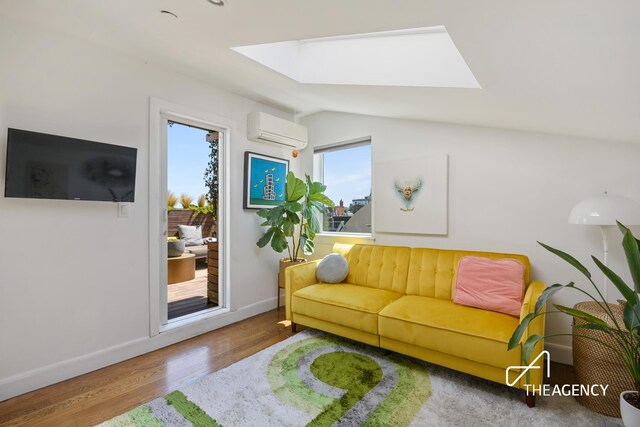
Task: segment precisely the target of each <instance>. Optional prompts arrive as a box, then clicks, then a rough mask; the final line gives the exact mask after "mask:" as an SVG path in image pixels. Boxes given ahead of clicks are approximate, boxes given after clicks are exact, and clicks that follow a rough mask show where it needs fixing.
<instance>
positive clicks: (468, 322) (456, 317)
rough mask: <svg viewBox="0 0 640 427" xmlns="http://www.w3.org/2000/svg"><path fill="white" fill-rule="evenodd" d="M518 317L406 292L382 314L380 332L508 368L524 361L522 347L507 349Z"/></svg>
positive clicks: (399, 339) (444, 351) (447, 352)
mask: <svg viewBox="0 0 640 427" xmlns="http://www.w3.org/2000/svg"><path fill="white" fill-rule="evenodd" d="M518 323H519V321H518V319H516V318H514V317H512V316H509V315H506V314H503V313H496V312H493V311H487V310H482V309H478V308H472V307H466V306H463V305H457V304H455V303H454V302H453V301H447V300H441V299H436V298H429V297H423V296H417V295H407V296H403V297H401V298H399V299H397V300H396V301H394V302H392V303H391V304H389V305H388V306H387V307H385V308H384V309H383V310H382V311H381V312H380V315H379V324H378V332H379V335H380V336H383V337H387V338H390V339H393V340H396V341H401V342H405V343H408V344H412V345H416V346H419V347H424V348H427V349H430V350H434V351H438V352H441V353H445V354H450V355H453V356H457V357H461V358H464V359H470V360H474V361H477V362H480V363H485V364H487V365H492V366H496V367H500V368H506V367H508V366H511V365H519V364H520V351H519V349H514V350H511V351H509V352H507V351H506V350H507V343H508V342H509V339H510V338H511V335H512V333H513V331H514V330H515V328H516V327H517V326H518Z"/></svg>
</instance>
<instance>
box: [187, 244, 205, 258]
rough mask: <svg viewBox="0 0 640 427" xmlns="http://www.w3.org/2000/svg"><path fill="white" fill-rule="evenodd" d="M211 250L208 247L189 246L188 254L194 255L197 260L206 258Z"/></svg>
mask: <svg viewBox="0 0 640 427" xmlns="http://www.w3.org/2000/svg"><path fill="white" fill-rule="evenodd" d="M208 251H209V249H208V248H207V245H198V246H189V247H188V248H187V252H189V253H191V254H194V255H195V256H196V258H205V257H206V256H207V252H208Z"/></svg>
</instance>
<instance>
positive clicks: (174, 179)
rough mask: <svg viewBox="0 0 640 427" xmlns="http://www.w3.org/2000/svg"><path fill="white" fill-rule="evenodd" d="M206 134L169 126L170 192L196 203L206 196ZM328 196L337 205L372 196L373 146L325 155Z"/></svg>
mask: <svg viewBox="0 0 640 427" xmlns="http://www.w3.org/2000/svg"><path fill="white" fill-rule="evenodd" d="M206 135H207V131H204V130H201V129H196V128H192V127H189V126H184V125H181V124H179V123H175V124H174V125H173V126H170V127H168V140H169V144H168V148H167V151H168V160H167V162H168V174H167V181H168V182H167V184H168V185H167V189H168V190H169V191H172V192H173V193H174V194H175V195H176V196H177V197H180V195H181V194H182V193H187V194H188V195H189V196H191V197H192V198H193V200H194V203H195V201H196V200H197V199H198V197H199V196H200V195H201V194H206V193H207V188H206V187H205V185H204V171H205V169H206V168H207V165H208V163H209V144H208V143H207V141H206ZM324 183H325V185H326V186H327V191H325V194H326V195H327V196H328V197H329V198H330V199H331V200H333V202H334V203H335V204H336V206H337V205H339V204H340V199H342V200H344V205H345V206H347V207H348V206H349V204H350V203H351V200H353V199H361V198H363V197H365V196H368V195H369V194H370V193H371V146H370V145H365V146H362V147H355V148H348V149H345V150H338V151H328V152H325V153H324Z"/></svg>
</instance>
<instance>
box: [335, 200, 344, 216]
mask: <svg viewBox="0 0 640 427" xmlns="http://www.w3.org/2000/svg"><path fill="white" fill-rule="evenodd" d="M345 210H346V209H345V207H344V201H343V200H342V199H340V206H336V207H335V208H334V209H333V216H344V214H345Z"/></svg>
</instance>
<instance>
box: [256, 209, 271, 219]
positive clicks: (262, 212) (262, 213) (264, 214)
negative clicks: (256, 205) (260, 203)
mask: <svg viewBox="0 0 640 427" xmlns="http://www.w3.org/2000/svg"><path fill="white" fill-rule="evenodd" d="M270 210H271V209H267V208H262V209H258V211H257V212H256V214H257V215H258V216H259V217H261V218H266V217H268V216H269V211H270Z"/></svg>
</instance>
